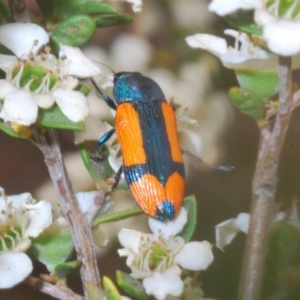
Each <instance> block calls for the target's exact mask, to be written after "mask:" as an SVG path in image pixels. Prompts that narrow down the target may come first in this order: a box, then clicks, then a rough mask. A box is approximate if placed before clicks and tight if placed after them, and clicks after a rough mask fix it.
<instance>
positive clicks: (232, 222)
mask: <svg viewBox="0 0 300 300" xmlns="http://www.w3.org/2000/svg"><path fill="white" fill-rule="evenodd" d="M291 216H293V215H292V214H291ZM285 218H286V213H284V212H279V213H277V214H276V215H275V216H274V218H273V220H272V223H273V224H274V223H278V222H281V221H282V220H284V219H285ZM292 218H293V217H291V218H290V220H291V219H292ZM249 222H250V215H249V214H247V213H240V214H239V215H238V216H237V218H232V219H229V220H226V221H223V222H221V223H219V224H218V225H216V246H217V247H218V248H219V249H221V250H223V248H224V247H225V246H227V245H228V244H230V243H231V241H232V240H233V239H234V237H235V236H236V235H237V233H239V232H241V231H242V232H244V233H246V234H247V233H248V230H249ZM290 222H291V221H290Z"/></svg>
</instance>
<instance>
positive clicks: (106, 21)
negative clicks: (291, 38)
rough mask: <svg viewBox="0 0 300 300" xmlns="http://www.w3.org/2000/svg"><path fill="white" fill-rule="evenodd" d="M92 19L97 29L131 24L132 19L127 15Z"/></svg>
mask: <svg viewBox="0 0 300 300" xmlns="http://www.w3.org/2000/svg"><path fill="white" fill-rule="evenodd" d="M94 19H95V21H96V24H97V27H105V26H114V25H119V24H123V23H128V22H131V21H132V20H133V17H132V16H131V15H127V14H121V15H112V16H106V17H95V18H94Z"/></svg>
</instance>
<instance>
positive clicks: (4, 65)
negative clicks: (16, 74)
mask: <svg viewBox="0 0 300 300" xmlns="http://www.w3.org/2000/svg"><path fill="white" fill-rule="evenodd" d="M17 62H18V59H17V58H16V57H15V56H13V55H5V54H0V69H1V70H3V71H4V72H5V73H8V72H9V71H10V70H12V68H13V67H14V66H15V65H16V64H17Z"/></svg>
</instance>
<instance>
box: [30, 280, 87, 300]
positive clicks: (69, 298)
mask: <svg viewBox="0 0 300 300" xmlns="http://www.w3.org/2000/svg"><path fill="white" fill-rule="evenodd" d="M25 283H26V284H28V285H30V286H31V287H33V288H34V289H36V290H38V291H40V292H42V293H44V294H47V295H50V296H52V297H54V298H56V299H60V300H83V297H82V296H80V295H77V294H75V293H74V292H73V291H71V290H70V289H69V288H67V287H66V286H60V285H56V284H51V283H49V282H46V281H44V280H42V279H40V278H37V277H33V276H29V277H28V278H27V279H26V280H25Z"/></svg>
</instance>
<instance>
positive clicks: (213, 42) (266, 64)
mask: <svg viewBox="0 0 300 300" xmlns="http://www.w3.org/2000/svg"><path fill="white" fill-rule="evenodd" d="M224 33H225V34H226V35H229V36H232V37H233V38H234V39H235V42H234V47H232V46H228V45H227V42H226V40H225V39H223V38H219V37H216V36H214V35H210V34H200V33H198V34H195V35H192V36H188V37H187V38H186V42H187V44H188V45H189V46H190V47H192V48H200V49H204V50H207V51H209V52H211V53H212V54H213V55H215V56H217V57H218V58H219V59H220V60H221V61H222V63H223V65H224V66H225V67H227V68H229V69H235V70H261V69H264V70H267V69H271V68H274V66H275V63H276V56H275V55H272V54H270V53H268V52H266V51H264V50H262V49H261V48H259V47H258V46H255V45H254V44H253V42H252V41H251V40H250V39H249V37H248V36H247V34H246V33H243V32H238V31H235V30H232V29H226V30H225V31H224Z"/></svg>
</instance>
